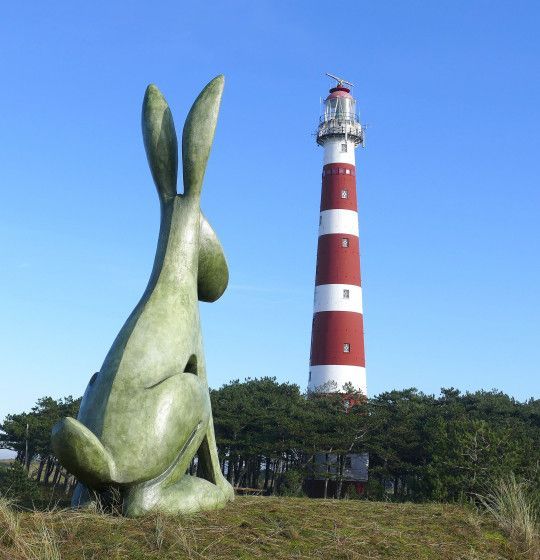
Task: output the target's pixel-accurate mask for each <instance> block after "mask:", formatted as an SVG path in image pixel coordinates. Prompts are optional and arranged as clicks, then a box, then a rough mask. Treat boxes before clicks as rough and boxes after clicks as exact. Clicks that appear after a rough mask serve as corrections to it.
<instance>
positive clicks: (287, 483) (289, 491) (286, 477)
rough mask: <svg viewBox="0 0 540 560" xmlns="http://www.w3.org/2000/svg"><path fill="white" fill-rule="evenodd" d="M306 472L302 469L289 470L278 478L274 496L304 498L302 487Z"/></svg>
mask: <svg viewBox="0 0 540 560" xmlns="http://www.w3.org/2000/svg"><path fill="white" fill-rule="evenodd" d="M305 478H306V471H305V470H303V469H289V470H288V471H286V472H284V473H283V475H282V476H281V477H280V480H279V483H278V485H277V490H276V494H277V495H278V496H289V497H297V498H298V497H301V496H304V491H303V485H304V480H305Z"/></svg>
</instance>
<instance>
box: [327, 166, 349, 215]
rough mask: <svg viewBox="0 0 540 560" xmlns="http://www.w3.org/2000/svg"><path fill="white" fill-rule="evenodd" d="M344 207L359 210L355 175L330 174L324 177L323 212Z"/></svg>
mask: <svg viewBox="0 0 540 560" xmlns="http://www.w3.org/2000/svg"><path fill="white" fill-rule="evenodd" d="M335 208H343V209H344V210H354V211H355V212H356V210H357V201H356V181H355V178H354V176H353V175H329V176H326V177H323V180H322V191H321V212H322V211H323V210H333V209H335Z"/></svg>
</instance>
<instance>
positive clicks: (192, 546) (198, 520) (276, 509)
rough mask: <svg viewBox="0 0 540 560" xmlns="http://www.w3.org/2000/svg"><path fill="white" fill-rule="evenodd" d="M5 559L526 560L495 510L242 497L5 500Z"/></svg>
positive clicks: (1, 534)
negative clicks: (194, 507)
mask: <svg viewBox="0 0 540 560" xmlns="http://www.w3.org/2000/svg"><path fill="white" fill-rule="evenodd" d="M0 558H2V560H4V559H6V560H8V559H9V560H34V559H35V560H38V559H39V560H60V559H62V560H81V559H86V560H102V559H103V560H105V559H106V560H119V559H130V560H138V559H141V560H142V559H144V560H146V559H171V560H172V559H174V560H177V559H183V558H186V559H193V560H197V559H205V560H214V559H215V560H217V559H223V560H232V559H235V560H237V559H240V560H242V559H246V560H248V559H250V560H251V559H256V558H274V559H289V558H290V559H293V558H295V559H299V558H304V559H307V558H319V559H326V558H328V559H347V560H354V559H362V560H364V559H366V558H369V559H372V560H375V559H396V560H397V559H399V560H407V559H414V560H423V559H426V560H428V559H429V560H446V559H448V560H450V559H452V560H460V559H461V560H484V559H485V560H487V559H493V560H495V559H502V558H505V559H514V558H515V559H516V560H517V559H518V558H521V556H520V555H519V554H518V553H517V552H516V551H515V549H514V548H513V546H512V544H511V542H510V540H509V539H507V538H506V537H505V536H504V535H503V533H502V532H501V531H500V530H499V529H498V528H497V526H496V523H495V522H494V521H493V520H492V519H491V518H489V517H487V516H481V515H479V514H478V513H476V512H475V511H473V510H471V509H468V508H463V507H460V506H454V505H442V504H424V505H415V504H389V503H381V502H366V501H356V500H351V501H347V500H341V501H334V500H309V499H304V498H266V497H238V498H237V499H236V501H235V502H234V503H233V504H232V505H230V506H229V507H228V508H226V509H224V510H220V511H215V512H210V513H205V514H199V515H195V516H191V517H165V516H161V515H154V516H150V517H147V518H144V519H126V518H123V517H119V516H111V515H106V514H103V513H99V512H84V511H69V510H60V509H59V510H53V511H46V512H43V511H16V510H14V509H13V507H12V506H11V505H10V504H8V503H6V502H5V501H4V502H1V503H0Z"/></svg>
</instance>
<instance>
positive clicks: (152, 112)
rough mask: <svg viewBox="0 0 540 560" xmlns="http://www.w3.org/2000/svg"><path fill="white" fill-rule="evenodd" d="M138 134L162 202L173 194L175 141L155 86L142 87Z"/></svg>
mask: <svg viewBox="0 0 540 560" xmlns="http://www.w3.org/2000/svg"><path fill="white" fill-rule="evenodd" d="M142 133H143V139H144V147H145V149H146V157H147V158H148V165H149V166H150V171H151V172H152V177H153V178H154V183H155V184H156V188H157V191H158V194H159V196H160V198H161V199H162V200H163V201H167V200H170V199H171V198H174V197H175V196H176V180H177V176H178V141H177V140H176V131H175V130H174V122H173V118H172V114H171V110H170V109H169V105H168V104H167V101H165V98H164V97H163V95H162V93H161V92H160V91H159V89H158V88H157V87H156V86H155V85H153V84H150V85H149V86H148V87H147V88H146V93H145V94H144V101H143V106H142Z"/></svg>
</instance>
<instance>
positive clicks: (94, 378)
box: [88, 372, 98, 385]
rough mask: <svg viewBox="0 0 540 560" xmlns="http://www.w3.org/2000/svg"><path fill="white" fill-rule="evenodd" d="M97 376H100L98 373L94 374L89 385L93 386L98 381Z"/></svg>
mask: <svg viewBox="0 0 540 560" xmlns="http://www.w3.org/2000/svg"><path fill="white" fill-rule="evenodd" d="M97 376H98V372H96V373H94V375H92V377H91V378H90V381H89V382H88V385H92V384H93V383H94V381H95V380H96V379H97Z"/></svg>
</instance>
